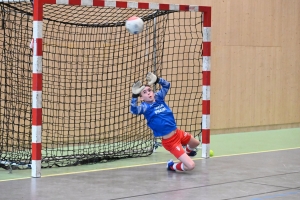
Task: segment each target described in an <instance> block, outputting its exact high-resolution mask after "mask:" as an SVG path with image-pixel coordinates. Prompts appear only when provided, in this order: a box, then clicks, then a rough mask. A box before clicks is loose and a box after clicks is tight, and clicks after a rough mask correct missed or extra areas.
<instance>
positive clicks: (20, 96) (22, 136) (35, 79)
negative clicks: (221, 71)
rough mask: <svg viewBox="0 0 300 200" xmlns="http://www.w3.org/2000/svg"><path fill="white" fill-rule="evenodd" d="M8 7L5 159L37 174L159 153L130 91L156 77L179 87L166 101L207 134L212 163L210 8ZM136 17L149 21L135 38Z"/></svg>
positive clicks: (59, 0)
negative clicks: (129, 23) (129, 25)
mask: <svg viewBox="0 0 300 200" xmlns="http://www.w3.org/2000/svg"><path fill="white" fill-rule="evenodd" d="M20 2H25V3H24V5H23V4H22V5H17V4H18V3H20ZM5 4H10V5H5ZM0 5H1V4H0ZM1 6H2V12H3V13H2V18H3V19H4V21H5V24H4V25H3V26H2V27H3V30H2V32H1V31H0V41H1V42H3V44H5V45H3V49H2V52H3V54H2V57H1V74H3V76H1V83H2V82H3V81H2V79H3V80H5V85H4V84H3V85H2V84H1V88H0V89H1V94H2V93H3V94H4V95H3V96H2V95H1V104H0V106H1V121H0V123H1V124H0V129H1V134H2V135H0V150H1V151H0V162H2V163H7V161H9V162H14V163H17V165H18V163H23V162H24V163H27V164H30V168H31V175H32V177H37V178H38V177H41V168H43V167H52V166H70V165H78V164H85V163H95V162H106V161H108V160H114V159H119V158H128V157H139V156H148V155H150V154H152V152H153V139H154V138H153V136H152V133H151V131H150V130H149V129H148V128H147V127H146V123H145V121H144V119H143V117H141V116H138V117H136V116H132V115H131V114H130V113H129V104H130V98H131V85H132V83H133V82H135V81H136V80H144V77H145V75H146V74H147V72H149V71H153V72H155V73H156V74H157V75H158V76H161V77H164V78H166V79H167V80H168V81H169V82H171V90H170V91H169V93H168V95H167V97H166V98H167V99H166V100H167V103H168V104H169V105H170V107H171V108H172V110H173V112H174V115H175V118H176V121H177V124H178V127H179V128H181V129H183V130H185V131H187V132H190V133H192V134H193V135H194V136H195V137H199V139H201V142H202V155H201V156H202V157H203V158H208V157H209V149H210V65H211V64H210V63H211V62H210V61H211V7H207V6H196V5H179V4H162V3H147V2H129V1H128V2H127V1H105V0H104V1H103V0H34V5H33V8H32V5H31V3H30V1H21V0H20V1H18V0H12V1H9V0H8V1H7V2H4V3H2V5H1ZM10 9H14V10H17V11H15V12H11V11H9V10H10ZM19 12H20V14H19ZM30 12H32V13H33V15H32V16H31V14H30ZM13 14H14V15H17V16H11V15H13ZM133 15H136V16H139V17H141V18H142V19H143V20H144V23H145V26H144V30H143V32H142V33H140V34H137V35H130V34H129V33H128V32H127V31H126V29H125V21H126V19H127V18H128V17H130V16H133ZM24 16H28V18H26V19H24V18H25V17H24ZM31 17H32V21H33V23H30V19H31ZM16 19H17V20H19V21H18V22H16ZM10 23H11V24H13V25H10ZM17 29H19V30H18V31H16V30H17ZM30 30H31V31H32V32H31V31H30ZM13 38H16V39H15V40H14V39H13ZM9 42H10V43H9ZM11 43H12V44H11ZM30 43H31V47H32V49H31V50H30V48H29V44H30ZM25 44H26V45H25ZM15 48H18V49H17V50H16V49H15ZM20 49H22V50H21V51H20ZM28 49H29V50H28ZM18 53H20V54H18ZM15 54H16V55H15ZM16 57H19V58H17V59H16ZM29 69H30V71H31V72H30V73H29ZM15 74H19V75H15ZM16 83H17V84H16ZM29 84H30V90H31V92H30V93H31V97H30V98H29V97H28V90H27V89H28V88H29V87H28V85H29ZM21 86H22V87H21ZM16 87H17V88H16ZM156 87H157V88H155V89H159V86H156ZM24 88H25V89H24ZM18 90H20V91H18ZM21 90H23V91H21ZM16 91H17V92H16ZM13 97H14V98H13ZM28 102H31V104H32V105H31V108H30V111H29V110H28ZM18 104H21V105H18ZM16 105H18V106H16ZM12 113H15V114H16V115H17V116H13V114H12ZM28 119H30V120H31V121H30V124H28ZM29 128H30V129H31V131H30V135H28V133H29V131H28V129H29ZM28 139H30V140H31V146H30V148H29V147H28V145H27V143H26V141H27V140H28ZM16 141H18V142H16ZM20 141H22V142H20ZM29 150H30V151H31V152H30V153H29V152H28V151H29ZM29 155H30V156H31V158H30V161H28V156H29ZM0 165H1V163H0Z"/></svg>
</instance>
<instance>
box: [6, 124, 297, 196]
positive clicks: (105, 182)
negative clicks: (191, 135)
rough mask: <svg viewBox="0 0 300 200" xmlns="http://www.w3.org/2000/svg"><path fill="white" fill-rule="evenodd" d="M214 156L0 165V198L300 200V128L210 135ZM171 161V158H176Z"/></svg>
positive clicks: (159, 152) (166, 155)
mask: <svg viewBox="0 0 300 200" xmlns="http://www.w3.org/2000/svg"><path fill="white" fill-rule="evenodd" d="M211 149H212V150H214V153H215V155H214V157H211V158H209V159H202V158H201V150H199V152H198V155H197V156H196V157H194V158H193V159H194V160H195V163H196V168H195V169H194V170H193V171H190V172H183V173H181V172H170V171H167V170H166V161H167V160H169V159H174V157H173V156H172V155H171V154H169V153H168V152H166V151H165V150H164V149H163V148H162V147H159V148H158V149H157V151H156V152H155V153H153V154H152V155H151V156H148V157H144V158H130V159H122V160H117V161H112V162H108V163H99V164H93V165H85V166H76V167H62V168H52V169H42V177H41V178H31V177H30V176H31V171H30V170H13V171H12V173H9V171H7V170H4V169H2V168H1V169H0V199H13V200H18V199H22V200H27V199H28V200H50V199H51V200H52V199H55V200H60V199H63V200H68V199H85V200H94V199H100V200H115V199H133V200H138V199H141V200H148V199H149V200H150V199H151V200H153V199H157V200H165V199H172V200H183V199H201V200H202V199H204V200H205V199H207V200H225V199H241V200H265V199H268V200H269V199H271V200H272V199H274V200H283V199H284V200H286V199H289V200H296V199H297V200H299V199H300V128H293V129H281V130H272V131H258V132H248V133H234V134H221V135H212V136H211ZM174 160H175V159H174Z"/></svg>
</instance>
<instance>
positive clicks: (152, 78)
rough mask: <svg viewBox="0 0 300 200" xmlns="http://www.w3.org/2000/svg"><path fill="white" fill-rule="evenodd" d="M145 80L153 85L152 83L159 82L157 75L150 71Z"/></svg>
mask: <svg viewBox="0 0 300 200" xmlns="http://www.w3.org/2000/svg"><path fill="white" fill-rule="evenodd" d="M146 80H147V81H148V85H153V83H154V84H156V83H158V82H159V77H157V76H156V75H155V74H153V73H152V72H148V74H147V76H146Z"/></svg>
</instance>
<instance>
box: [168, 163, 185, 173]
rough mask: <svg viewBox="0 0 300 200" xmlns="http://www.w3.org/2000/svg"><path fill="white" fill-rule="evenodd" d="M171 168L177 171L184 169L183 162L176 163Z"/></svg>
mask: <svg viewBox="0 0 300 200" xmlns="http://www.w3.org/2000/svg"><path fill="white" fill-rule="evenodd" d="M171 168H173V169H174V170H175V171H184V167H183V163H182V162H179V163H175V164H174V165H173V166H172V167H171Z"/></svg>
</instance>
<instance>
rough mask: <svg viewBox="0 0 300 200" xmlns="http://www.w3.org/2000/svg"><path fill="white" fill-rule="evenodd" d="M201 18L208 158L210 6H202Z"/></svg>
mask: <svg viewBox="0 0 300 200" xmlns="http://www.w3.org/2000/svg"><path fill="white" fill-rule="evenodd" d="M201 11H202V12H203V13H204V15H203V16H204V18H203V50H202V56H203V70H202V72H203V77H202V84H203V86H202V87H203V90H202V91H203V93H202V157H203V158H209V151H210V57H211V7H202V10H201Z"/></svg>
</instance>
